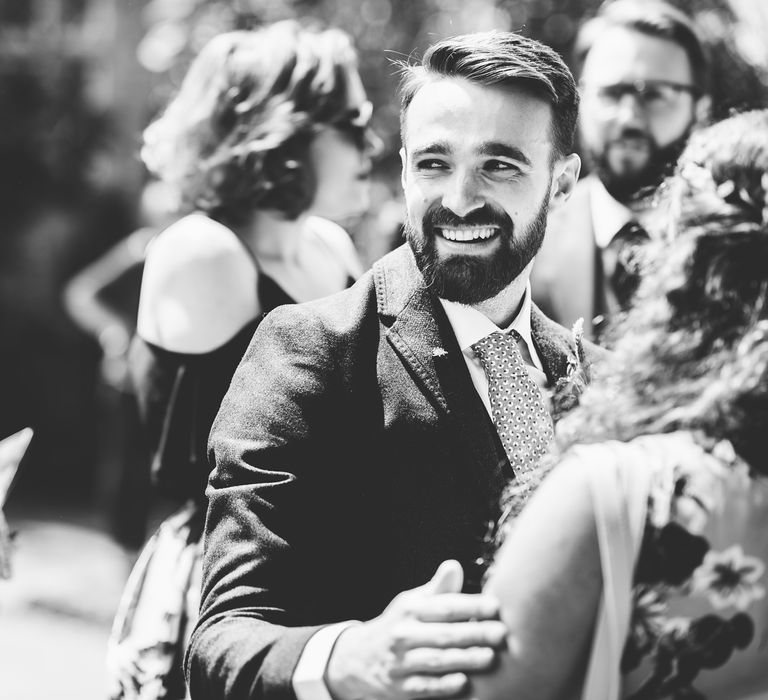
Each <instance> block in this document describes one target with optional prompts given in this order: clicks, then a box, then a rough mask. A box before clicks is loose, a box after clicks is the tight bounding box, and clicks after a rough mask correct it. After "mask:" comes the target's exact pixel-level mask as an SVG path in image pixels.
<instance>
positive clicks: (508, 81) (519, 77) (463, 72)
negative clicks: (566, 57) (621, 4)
mask: <svg viewBox="0 0 768 700" xmlns="http://www.w3.org/2000/svg"><path fill="white" fill-rule="evenodd" d="M401 70H402V80H401V83H400V128H401V132H403V129H404V124H405V113H406V111H407V109H408V106H409V105H410V104H411V101H412V100H413V97H414V95H415V94H416V93H417V92H418V91H419V89H421V88H422V87H423V86H424V85H426V84H427V83H428V82H430V81H432V80H434V79H435V78H440V77H449V78H452V77H458V78H465V79H466V80H470V81H472V82H473V83H477V84H479V85H485V86H489V87H490V86H499V87H504V86H514V87H518V88H523V89H525V90H528V91H530V92H531V94H533V95H535V96H537V97H539V98H541V99H543V100H545V101H546V102H548V103H549V104H550V106H551V111H552V143H553V146H554V148H553V152H554V153H553V155H567V154H568V153H570V152H571V151H572V149H573V139H574V131H575V129H576V119H577V116H578V109H579V95H578V92H577V90H576V83H575V81H574V79H573V75H572V74H571V71H570V69H569V68H568V66H567V65H566V64H565V62H564V61H563V59H562V58H561V57H560V56H559V54H558V53H557V52H556V51H554V50H553V49H551V48H550V47H548V46H546V45H544V44H542V43H541V42H539V41H536V40H535V39H529V38H527V37H524V36H521V35H519V34H514V33H512V32H501V31H492V32H482V33H477V34H465V35H463V36H457V37H452V38H450V39H444V40H443V41H440V42H438V43H436V44H434V45H433V46H431V47H430V48H429V49H427V51H426V53H425V54H424V57H423V58H422V60H421V63H420V64H418V65H410V64H401ZM403 136H404V133H403Z"/></svg>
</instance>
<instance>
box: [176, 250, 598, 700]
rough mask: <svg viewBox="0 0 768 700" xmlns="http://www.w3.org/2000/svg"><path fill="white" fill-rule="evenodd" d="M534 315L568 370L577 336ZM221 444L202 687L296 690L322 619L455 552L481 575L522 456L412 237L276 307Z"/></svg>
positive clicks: (242, 374) (547, 360) (227, 404)
mask: <svg viewBox="0 0 768 700" xmlns="http://www.w3.org/2000/svg"><path fill="white" fill-rule="evenodd" d="M532 331H533V338H534V342H535V344H536V347H537V351H538V352H539V355H540V357H541V360H542V363H543V365H544V367H545V370H546V372H547V374H548V376H549V377H550V379H552V380H555V379H556V378H557V377H559V376H561V375H562V374H563V373H564V372H565V367H566V353H567V352H568V351H569V349H570V348H569V342H570V335H569V333H568V332H567V331H566V330H565V329H564V328H562V327H560V326H558V325H556V324H554V323H553V322H552V321H550V320H549V319H547V318H546V317H544V316H543V315H542V314H541V312H540V311H538V310H537V309H534V312H533V318H532ZM590 351H591V348H590ZM209 445H210V457H211V460H212V464H214V465H215V468H214V471H213V472H212V474H211V478H210V485H209V489H208V495H209V498H210V506H209V510H208V520H207V526H206V553H205V558H204V584H203V605H202V614H201V619H200V622H199V624H198V627H197V629H196V630H195V632H194V635H193V637H192V641H191V644H190V649H189V652H188V658H187V674H188V679H189V683H190V688H191V691H192V697H193V698H205V700H216V699H218V698H224V697H226V698H256V697H269V698H293V692H292V689H291V674H292V672H293V670H294V667H295V664H296V662H297V661H298V658H299V655H300V654H301V651H302V649H303V647H304V645H305V643H306V641H307V639H308V638H309V637H310V636H311V635H312V634H313V633H314V632H315V631H316V629H317V626H318V625H324V624H327V623H331V622H334V621H339V620H349V619H358V620H365V619H370V618H372V617H374V616H376V615H377V614H379V613H380V612H381V611H382V610H383V609H384V607H385V606H386V605H387V604H388V603H389V602H390V601H391V600H392V598H393V597H394V596H395V595H396V594H397V593H399V592H400V591H403V590H405V589H409V588H412V587H414V586H417V585H420V584H423V583H424V582H425V581H427V580H428V579H429V578H430V577H431V576H432V575H433V574H434V572H435V569H436V568H437V566H438V564H439V563H440V562H441V561H443V560H444V559H448V558H455V559H458V560H459V561H460V562H461V563H462V564H463V565H464V567H465V569H466V570H467V571H468V572H469V576H470V578H472V579H474V580H475V583H477V582H478V581H479V575H478V571H477V567H476V565H475V560H476V559H477V557H478V555H479V554H480V544H481V541H482V538H483V535H484V534H485V531H486V523H487V521H488V520H489V519H490V518H495V517H496V516H497V514H498V512H497V503H498V498H499V493H500V489H501V486H502V484H503V482H504V479H505V478H506V477H507V476H508V470H509V464H508V461H507V459H506V456H505V454H504V450H503V448H502V446H501V443H500V441H499V438H498V435H497V432H496V430H495V428H494V426H493V424H492V423H491V420H490V418H489V417H488V414H487V412H486V410H485V408H484V407H483V404H482V402H481V400H480V397H479V396H478V395H477V392H476V391H475V390H474V387H473V385H472V381H471V379H470V377H469V372H468V371H467V368H466V365H465V362H464V359H463V356H462V354H461V351H460V349H459V347H458V345H457V342H456V339H455V337H454V335H453V333H452V331H451V329H450V326H449V324H448V321H447V319H446V317H445V314H444V312H443V310H442V307H441V305H440V304H439V302H438V301H437V300H436V299H434V298H433V297H432V296H430V295H429V294H428V293H427V292H426V290H425V289H424V286H423V281H422V278H421V275H420V273H419V271H418V269H417V268H416V265H415V262H414V260H413V256H412V255H411V252H410V250H409V249H408V248H407V247H406V246H403V247H401V248H399V249H398V250H396V251H394V252H393V253H390V254H389V255H387V256H385V257H384V258H383V259H382V260H380V261H379V262H378V263H376V264H375V265H374V268H373V270H372V271H371V272H369V273H368V274H366V275H365V276H364V277H363V278H362V279H361V280H360V281H359V282H358V283H357V284H355V285H354V286H353V287H352V288H351V289H349V290H346V291H344V292H342V293H340V294H337V295H334V296H332V297H328V298H326V299H323V300H320V301H317V302H312V303H309V304H299V305H294V306H290V307H280V308H278V309H276V310H275V311H273V312H272V313H270V314H269V315H268V316H267V317H266V319H265V320H264V321H263V322H262V323H261V325H260V326H259V328H258V330H257V331H256V333H255V335H254V338H253V341H252V343H251V345H250V347H249V349H248V351H247V353H246V355H245V357H244V359H243V361H242V363H241V364H240V366H239V368H238V369H237V371H236V373H235V375H234V378H233V380H232V385H231V387H230V389H229V391H228V393H227V395H226V397H225V399H224V402H223V404H222V406H221V410H220V412H219V415H218V417H217V419H216V422H215V423H214V426H213V429H212V432H211V437H210V442H209Z"/></svg>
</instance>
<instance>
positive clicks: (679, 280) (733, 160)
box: [559, 110, 768, 473]
mask: <svg viewBox="0 0 768 700" xmlns="http://www.w3.org/2000/svg"><path fill="white" fill-rule="evenodd" d="M766 173H768V111H766V110H759V111H753V112H745V113H742V114H738V115H735V116H732V117H730V118H728V119H725V120H723V121H721V122H718V123H716V124H714V125H712V126H710V127H708V128H706V129H702V130H701V131H699V132H698V133H696V134H694V135H693V136H692V138H691V140H690V142H689V144H688V146H687V148H686V149H685V151H684V153H683V154H682V156H681V157H680V160H679V161H678V165H677V168H676V171H675V174H674V175H673V176H672V177H671V179H670V180H669V181H668V183H667V184H666V185H665V188H664V191H663V193H662V195H661V201H662V203H665V204H666V206H668V207H669V210H668V212H669V214H668V217H667V218H666V222H667V223H666V226H667V230H666V231H665V232H663V235H662V236H661V239H662V240H660V241H659V242H657V243H656V244H654V248H651V249H650V250H649V251H648V255H647V260H646V269H645V270H644V279H643V282H642V284H641V287H640V289H639V291H638V297H637V301H636V303H635V305H634V307H633V308H632V309H631V310H630V311H629V312H628V313H627V314H626V316H625V317H623V318H620V319H619V320H618V321H617V322H616V324H615V325H614V327H613V328H612V329H611V336H610V337H611V339H612V340H613V344H614V348H615V354H614V356H613V357H612V359H611V360H610V361H609V362H608V363H607V364H606V365H604V366H603V368H602V369H601V370H599V376H598V377H597V378H596V380H595V381H594V383H593V384H592V385H591V386H590V387H589V388H588V389H587V390H586V391H585V393H584V394H583V395H582V397H581V403H580V406H579V408H577V409H575V410H574V412H573V413H572V414H571V415H570V416H568V417H567V418H565V419H564V420H563V421H562V423H561V424H560V426H559V427H560V428H561V435H560V443H561V444H560V447H562V448H565V447H567V446H568V445H570V444H573V443H574V442H593V441H599V440H604V439H610V438H616V439H620V440H628V439H631V438H633V437H635V436H637V435H640V434H644V433H654V432H670V431H673V430H678V429H699V430H702V431H703V432H704V433H705V434H706V435H708V436H710V437H712V438H715V439H723V438H725V439H729V440H731V441H732V442H733V444H734V446H735V448H736V449H737V451H739V453H740V454H741V455H742V457H743V458H744V459H746V460H747V462H749V463H750V464H751V465H752V467H753V468H755V469H756V470H759V471H761V472H763V473H768V452H767V451H766V449H765V447H766V445H768V439H767V438H766V436H767V435H768V174H766Z"/></svg>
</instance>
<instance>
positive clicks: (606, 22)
mask: <svg viewBox="0 0 768 700" xmlns="http://www.w3.org/2000/svg"><path fill="white" fill-rule="evenodd" d="M611 27H623V28H625V29H631V30H633V31H636V32H641V33H642V34H647V35H648V36H653V37H657V38H659V39H666V40H667V41H671V42H672V43H674V44H677V45H678V46H679V47H680V48H681V49H683V50H684V51H685V53H686V55H687V56H688V61H689V62H690V64H691V73H692V76H693V85H694V87H696V88H697V89H698V91H699V93H700V94H701V95H705V94H707V93H708V92H709V87H710V84H709V82H710V81H709V54H708V51H707V48H706V45H705V43H704V42H703V41H702V39H701V37H700V35H699V32H698V30H697V29H696V26H695V25H694V23H693V20H692V19H691V18H690V17H689V16H688V15H686V14H685V13H684V12H682V11H681V10H678V9H677V8H676V7H673V6H672V5H669V4H667V3H666V2H657V1H656V0H652V1H650V2H637V0H613V1H609V2H605V3H603V5H601V7H600V9H599V10H598V13H597V15H595V16H594V17H592V18H591V19H589V20H587V21H586V22H585V23H584V24H583V25H582V26H581V28H580V29H579V32H578V34H577V36H576V43H575V46H574V61H575V64H576V66H575V67H576V72H577V74H580V73H581V69H582V67H583V65H584V61H585V60H586V58H587V54H588V53H589V52H590V50H591V49H592V45H593V44H594V42H595V39H596V38H597V37H598V36H600V34H601V33H602V32H604V31H605V30H606V29H609V28H611Z"/></svg>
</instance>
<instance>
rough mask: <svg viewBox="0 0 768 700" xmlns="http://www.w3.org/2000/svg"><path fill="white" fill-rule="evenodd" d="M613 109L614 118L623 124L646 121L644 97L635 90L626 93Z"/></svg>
mask: <svg viewBox="0 0 768 700" xmlns="http://www.w3.org/2000/svg"><path fill="white" fill-rule="evenodd" d="M613 111H614V118H615V119H616V121H617V122H619V123H621V124H644V123H645V121H646V114H645V106H644V105H643V101H642V98H641V97H640V96H639V95H637V94H636V93H633V92H626V93H624V94H623V95H622V96H621V97H620V98H619V100H618V101H617V102H616V105H615V107H614V110H613Z"/></svg>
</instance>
